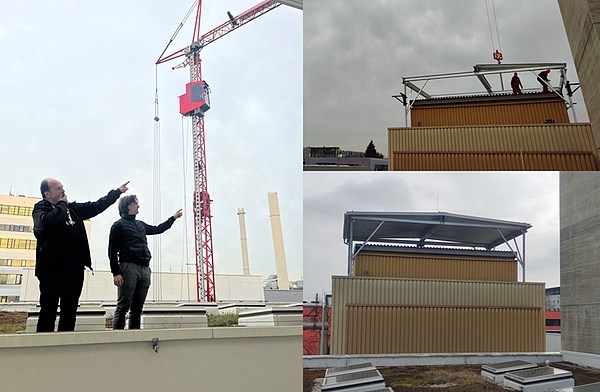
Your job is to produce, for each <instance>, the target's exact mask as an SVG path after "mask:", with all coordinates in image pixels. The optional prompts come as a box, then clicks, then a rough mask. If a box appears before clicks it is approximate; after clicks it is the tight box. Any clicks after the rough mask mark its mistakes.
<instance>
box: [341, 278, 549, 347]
mask: <svg viewBox="0 0 600 392" xmlns="http://www.w3.org/2000/svg"><path fill="white" fill-rule="evenodd" d="M332 282H333V285H332V295H333V296H332V297H333V306H332V320H331V353H332V354H345V353H346V348H347V344H348V333H349V328H350V327H352V328H355V327H356V325H354V324H353V325H352V326H351V325H350V320H351V318H350V315H349V313H348V306H349V305H356V304H360V305H361V306H367V307H368V306H369V305H373V306H390V307H405V308H415V309H416V308H424V307H442V308H484V309H488V308H505V309H516V308H518V309H523V308H531V309H539V312H540V313H539V314H538V315H537V322H538V323H539V325H541V328H540V331H539V334H540V336H536V339H537V341H538V343H537V344H543V342H544V309H545V305H546V299H545V291H544V288H545V285H544V284H543V283H508V282H477V281H450V280H433V279H431V280H427V279H398V278H370V277H340V276H334V277H333V278H332ZM536 314H537V313H536ZM452 317H454V316H452ZM361 322H363V323H366V322H367V320H363V321H361ZM402 323H404V324H406V323H411V325H413V324H414V325H419V324H417V323H418V320H417V319H412V318H408V319H403V321H402ZM536 325H537V324H536ZM365 327H366V326H365V325H362V327H361V328H365ZM448 336H453V335H451V334H450V335H448ZM391 338H392V337H390V339H391ZM393 338H394V339H396V338H397V337H393ZM540 342H542V343H540Z"/></svg>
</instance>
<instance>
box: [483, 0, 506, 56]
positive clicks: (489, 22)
mask: <svg viewBox="0 0 600 392" xmlns="http://www.w3.org/2000/svg"><path fill="white" fill-rule="evenodd" d="M490 1H491V3H492V14H493V16H494V25H495V27H496V39H497V40H498V47H497V48H495V47H494V33H493V32H492V20H491V19H490V8H489V6H488V0H485V10H486V13H487V18H488V26H489V28H490V38H491V41H492V52H493V51H494V50H496V49H498V50H499V51H500V52H502V46H501V45H500V33H499V31H498V19H497V18H496V5H495V4H494V0H490Z"/></svg>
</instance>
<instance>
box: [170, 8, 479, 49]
mask: <svg viewBox="0 0 600 392" xmlns="http://www.w3.org/2000/svg"><path fill="white" fill-rule="evenodd" d="M486 1H487V0H486ZM197 4H198V0H196V1H194V4H192V6H191V7H190V9H189V10H188V12H187V14H185V16H184V17H183V20H182V21H181V23H179V26H177V28H176V29H175V32H174V33H173V35H172V36H171V39H169V42H168V43H167V46H165V49H164V50H163V51H162V53H161V54H160V56H158V58H159V59H162V56H163V55H164V54H165V52H166V51H167V49H168V48H169V46H170V45H171V43H172V42H173V41H174V40H175V37H177V34H179V31H180V30H181V28H182V27H183V25H184V24H185V22H186V21H187V19H188V18H189V17H190V15H191V14H192V11H193V10H194V8H196V5H197Z"/></svg>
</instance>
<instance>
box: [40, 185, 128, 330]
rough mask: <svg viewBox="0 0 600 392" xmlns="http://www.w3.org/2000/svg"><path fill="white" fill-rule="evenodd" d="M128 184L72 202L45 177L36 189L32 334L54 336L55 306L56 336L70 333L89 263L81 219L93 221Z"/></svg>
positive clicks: (115, 199)
mask: <svg viewBox="0 0 600 392" xmlns="http://www.w3.org/2000/svg"><path fill="white" fill-rule="evenodd" d="M127 184H129V181H127V182H126V183H124V184H123V185H121V186H120V187H119V188H117V189H114V190H111V191H110V192H108V194H107V195H106V196H104V197H102V198H100V199H99V200H98V201H95V202H87V203H77V202H71V203H69V200H68V198H67V194H66V193H65V189H64V188H63V185H62V183H61V182H60V181H58V180H56V179H54V178H46V179H44V180H43V181H42V183H41V184H40V192H41V193H42V197H43V199H42V200H40V201H39V202H37V203H36V204H35V206H34V207H33V212H32V215H33V233H34V235H35V238H36V239H37V245H36V264H35V276H36V277H37V278H38V280H39V282H40V316H39V318H38V323H37V328H36V332H54V323H55V322H56V315H57V311H58V305H59V303H60V319H59V322H58V330H59V331H73V330H75V321H76V317H77V306H78V305H79V296H80V295H81V290H82V288H83V276H84V270H85V267H87V268H89V269H92V258H91V256H90V246H89V243H88V238H87V234H86V231H85V226H84V224H83V221H84V220H87V219H90V218H93V217H94V216H96V215H98V214H100V213H101V212H102V211H104V210H106V209H107V208H108V207H109V206H110V205H111V204H113V203H114V202H115V201H117V199H118V198H119V196H120V195H121V193H124V192H126V191H127V189H128V188H127Z"/></svg>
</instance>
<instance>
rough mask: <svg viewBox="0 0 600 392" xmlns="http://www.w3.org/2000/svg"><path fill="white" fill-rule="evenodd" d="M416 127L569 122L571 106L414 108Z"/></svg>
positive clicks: (548, 103) (485, 104) (512, 104)
mask: <svg viewBox="0 0 600 392" xmlns="http://www.w3.org/2000/svg"><path fill="white" fill-rule="evenodd" d="M410 118H411V126H412V127H438V126H460V125H500V124H544V123H545V122H546V121H547V120H552V121H553V122H554V123H555V124H562V123H569V122H570V121H569V114H568V112H567V107H566V105H565V103H564V101H563V100H561V99H560V98H556V99H549V100H534V101H523V100H518V101H495V102H481V103H468V104H467V103H465V104H445V103H444V101H443V100H440V101H439V104H437V105H427V106H414V107H413V108H412V109H411V112H410Z"/></svg>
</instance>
